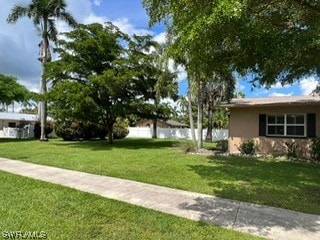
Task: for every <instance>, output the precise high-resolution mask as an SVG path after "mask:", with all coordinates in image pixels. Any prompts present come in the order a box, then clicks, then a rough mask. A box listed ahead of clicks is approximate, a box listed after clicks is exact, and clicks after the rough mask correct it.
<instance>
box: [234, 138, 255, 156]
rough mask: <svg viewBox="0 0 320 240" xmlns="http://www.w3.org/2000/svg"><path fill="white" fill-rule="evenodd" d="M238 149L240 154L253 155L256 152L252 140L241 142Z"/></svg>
mask: <svg viewBox="0 0 320 240" xmlns="http://www.w3.org/2000/svg"><path fill="white" fill-rule="evenodd" d="M238 149H239V151H240V153H241V154H246V155H254V154H255V152H256V144H255V142H254V140H248V141H245V142H243V143H241V144H240V146H239V147H238Z"/></svg>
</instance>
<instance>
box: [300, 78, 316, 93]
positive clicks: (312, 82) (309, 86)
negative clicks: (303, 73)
mask: <svg viewBox="0 0 320 240" xmlns="http://www.w3.org/2000/svg"><path fill="white" fill-rule="evenodd" d="M318 83H319V81H318V80H317V79H316V78H315V77H308V78H305V79H303V80H301V81H300V83H299V88H300V91H301V94H302V95H310V94H311V93H312V91H313V90H315V88H316V87H317V85H318Z"/></svg>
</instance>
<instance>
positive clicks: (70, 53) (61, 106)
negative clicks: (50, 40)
mask: <svg viewBox="0 0 320 240" xmlns="http://www.w3.org/2000/svg"><path fill="white" fill-rule="evenodd" d="M152 46H153V43H152V41H151V39H150V36H134V37H133V38H130V37H128V36H127V35H126V34H124V33H122V32H121V31H120V30H119V29H118V28H117V27H115V26H114V25H113V24H112V23H110V22H109V23H106V24H105V25H101V24H98V23H93V24H89V25H83V24H79V25H78V27H77V28H76V29H75V30H73V31H71V32H69V33H65V40H60V41H59V47H58V48H57V49H56V51H57V52H58V54H59V56H60V58H59V59H58V60H57V61H54V62H51V63H48V64H47V73H46V77H47V78H50V79H51V81H52V83H53V88H52V90H51V92H50V100H51V101H52V102H53V104H52V109H51V110H52V115H53V116H54V117H55V118H56V119H57V120H58V121H77V122H86V121H87V122H94V123H96V124H100V125H101V126H103V127H104V128H106V129H107V131H108V140H109V143H112V130H113V126H114V124H115V122H116V119H117V118H119V117H127V116H129V115H131V114H143V115H144V116H151V115H153V111H154V109H153V108H152V107H151V106H152V105H151V104H148V103H147V100H149V99H152V98H154V97H155V94H156V92H157V91H156V90H155V88H156V84H157V83H158V81H159V80H158V79H160V80H161V76H162V74H161V73H163V72H165V71H163V69H162V68H160V67H159V66H156V65H154V64H153V63H154V59H155V56H153V55H152V54H150V52H149V51H148V49H149V47H152ZM165 73H167V72H165ZM171 82H172V79H171ZM167 83H168V82H167ZM166 87H167V86H166ZM163 89H165V87H163V88H162V87H161V88H160V90H159V91H160V95H161V96H163V94H164V93H163V91H164V90H163Z"/></svg>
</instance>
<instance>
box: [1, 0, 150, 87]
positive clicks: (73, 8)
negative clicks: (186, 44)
mask: <svg viewBox="0 0 320 240" xmlns="http://www.w3.org/2000/svg"><path fill="white" fill-rule="evenodd" d="M66 2H67V4H68V5H67V11H69V12H70V13H72V15H73V16H74V17H75V19H76V20H77V21H78V22H79V23H85V24H88V23H93V22H99V23H101V24H104V23H105V22H107V21H110V20H111V19H110V17H108V16H106V15H103V13H101V16H100V15H97V14H96V13H95V12H94V6H101V5H100V4H102V0H77V1H75V0H66ZM15 3H21V4H29V3H30V0H19V1H1V8H0V26H1V28H0V73H1V74H8V75H13V76H16V77H18V79H19V80H20V82H21V83H23V84H24V85H25V86H26V87H28V88H29V89H31V90H35V89H38V86H39V80H40V76H41V64H40V63H39V61H38V60H37V56H38V51H39V49H38V43H39V42H40V40H41V36H39V33H38V32H37V30H36V28H35V26H34V25H33V23H32V21H31V20H30V19H28V18H27V17H25V18H21V19H19V20H18V21H17V23H15V24H7V22H6V19H7V17H8V15H9V13H10V11H11V9H12V7H13V6H14V4H15ZM137 8H138V6H137ZM101 10H102V11H103V9H101ZM132 11H135V9H131V12H132ZM131 12H130V13H131ZM124 16H130V19H132V18H133V17H134V14H130V15H128V11H127V12H126V11H124V10H123V9H119V10H118V12H115V14H114V15H113V18H115V19H116V20H115V21H114V24H115V25H116V26H118V27H119V28H120V30H122V31H123V32H125V33H127V34H129V35H133V34H137V35H145V34H150V35H154V33H153V32H152V31H149V30H147V29H143V27H140V28H139V27H136V25H134V24H133V23H132V22H131V21H129V19H128V18H125V17H124ZM117 17H118V18H117ZM136 21H140V17H139V18H137V19H136ZM137 24H139V25H141V22H140V23H137ZM57 26H58V29H59V32H65V31H69V30H70V28H69V27H68V26H67V25H66V24H64V23H62V22H57Z"/></svg>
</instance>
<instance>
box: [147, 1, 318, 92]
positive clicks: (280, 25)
mask: <svg viewBox="0 0 320 240" xmlns="http://www.w3.org/2000/svg"><path fill="white" fill-rule="evenodd" d="M143 5H144V6H145V8H146V10H147V13H148V15H149V16H150V25H154V24H156V23H158V22H162V21H163V22H165V24H166V25H167V29H168V32H169V33H170V34H171V35H172V36H171V37H170V38H171V40H172V44H171V47H170V49H169V52H170V54H171V55H173V56H174V58H175V59H182V61H184V62H186V63H187V65H188V69H189V71H190V72H196V73H200V74H205V75H206V76H209V77H210V76H212V73H214V72H216V71H221V70H227V69H229V70H230V68H231V69H232V70H235V71H237V72H238V73H240V74H244V75H245V74H247V73H253V74H254V76H255V77H256V79H254V81H255V80H257V81H258V83H260V84H266V85H269V86H270V85H272V84H273V83H275V82H276V81H280V82H282V83H285V82H289V83H291V82H293V81H295V80H297V79H299V78H301V77H303V76H305V75H310V74H319V65H320V57H319V56H320V47H319V38H318V33H319V30H320V24H319V19H320V6H319V3H318V1H299V0H293V1H292V0H275V1H267V0H262V1H254V0H248V1H234V0H232V1H220V0H213V1H207V0H199V1H193V0H186V1H180V0H171V1H159V0H143ZM293 56H295V57H293Z"/></svg>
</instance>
